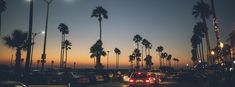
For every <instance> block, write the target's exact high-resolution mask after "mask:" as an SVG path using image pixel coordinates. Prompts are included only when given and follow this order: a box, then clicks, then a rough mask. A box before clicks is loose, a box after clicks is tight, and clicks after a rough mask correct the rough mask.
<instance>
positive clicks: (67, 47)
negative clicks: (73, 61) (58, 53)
mask: <svg viewBox="0 0 235 87" xmlns="http://www.w3.org/2000/svg"><path fill="white" fill-rule="evenodd" d="M63 44H64V47H65V66H64V67H65V68H66V66H67V58H68V50H71V46H72V43H71V42H70V41H69V40H65V41H64V43H63Z"/></svg>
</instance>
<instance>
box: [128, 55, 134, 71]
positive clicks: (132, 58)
mask: <svg viewBox="0 0 235 87" xmlns="http://www.w3.org/2000/svg"><path fill="white" fill-rule="evenodd" d="M133 61H135V54H134V53H133V54H131V55H129V62H130V63H131V65H130V67H131V69H133Z"/></svg>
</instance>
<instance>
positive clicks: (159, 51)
mask: <svg viewBox="0 0 235 87" xmlns="http://www.w3.org/2000/svg"><path fill="white" fill-rule="evenodd" d="M163 49H164V48H163V47H162V46H158V47H157V49H156V51H157V52H158V54H159V62H160V67H161V66H162V58H161V54H162V51H163Z"/></svg>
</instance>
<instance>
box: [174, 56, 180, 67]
mask: <svg viewBox="0 0 235 87" xmlns="http://www.w3.org/2000/svg"><path fill="white" fill-rule="evenodd" d="M173 61H174V62H175V63H177V64H174V65H175V67H176V68H178V64H179V59H177V58H173Z"/></svg>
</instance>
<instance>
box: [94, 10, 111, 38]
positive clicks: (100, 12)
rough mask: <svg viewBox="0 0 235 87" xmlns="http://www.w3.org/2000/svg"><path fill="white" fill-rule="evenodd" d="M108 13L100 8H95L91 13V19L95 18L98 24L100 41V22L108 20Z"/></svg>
mask: <svg viewBox="0 0 235 87" xmlns="http://www.w3.org/2000/svg"><path fill="white" fill-rule="evenodd" d="M107 13H108V12H107V11H106V10H105V9H104V8H103V7H101V6H98V7H96V9H94V10H93V11H92V14H91V17H96V18H98V21H99V24H100V40H101V35H102V29H101V21H102V19H103V18H104V19H108V14H107Z"/></svg>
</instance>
